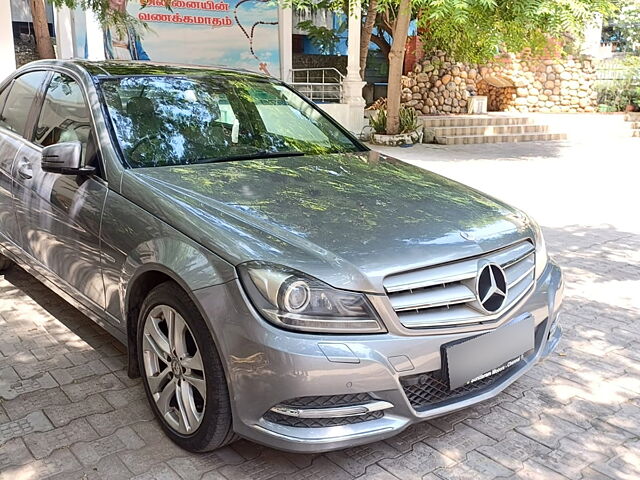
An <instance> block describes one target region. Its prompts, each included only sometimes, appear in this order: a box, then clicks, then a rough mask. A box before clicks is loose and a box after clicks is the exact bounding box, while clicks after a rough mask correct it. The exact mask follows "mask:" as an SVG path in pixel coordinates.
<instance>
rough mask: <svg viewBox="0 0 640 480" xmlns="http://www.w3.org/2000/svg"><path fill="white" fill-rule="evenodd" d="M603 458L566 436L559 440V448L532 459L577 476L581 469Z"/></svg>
mask: <svg viewBox="0 0 640 480" xmlns="http://www.w3.org/2000/svg"><path fill="white" fill-rule="evenodd" d="M605 459H606V456H605V455H603V454H601V453H598V452H594V451H591V450H589V449H586V448H584V446H583V445H582V444H581V443H580V442H576V441H573V440H570V439H568V438H565V439H563V440H561V441H560V447H559V448H556V449H554V450H552V451H551V452H549V453H547V454H545V455H540V456H537V457H533V460H534V461H536V462H538V463H540V464H542V465H544V466H545V467H547V468H550V469H552V470H555V471H556V472H558V473H561V474H562V475H564V476H566V477H569V478H579V477H580V472H581V471H582V470H584V469H585V468H587V467H588V466H589V465H591V464H592V463H594V462H601V461H603V460H605Z"/></svg>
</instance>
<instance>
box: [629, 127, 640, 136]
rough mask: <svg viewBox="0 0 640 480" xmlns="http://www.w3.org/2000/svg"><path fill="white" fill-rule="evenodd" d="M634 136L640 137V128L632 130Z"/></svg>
mask: <svg viewBox="0 0 640 480" xmlns="http://www.w3.org/2000/svg"><path fill="white" fill-rule="evenodd" d="M631 136H632V137H640V129H636V130H631Z"/></svg>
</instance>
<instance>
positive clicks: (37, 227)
mask: <svg viewBox="0 0 640 480" xmlns="http://www.w3.org/2000/svg"><path fill="white" fill-rule="evenodd" d="M38 113H39V114H37V115H35V118H36V119H37V120H35V121H34V123H33V126H34V129H33V132H32V135H31V137H30V138H31V142H29V144H28V145H25V146H24V147H23V148H22V149H21V150H20V151H19V152H18V155H17V158H16V161H15V169H16V172H17V174H16V182H15V183H14V190H13V196H14V202H15V206H16V215H17V217H18V222H19V223H20V225H21V227H22V228H21V243H22V245H23V246H24V249H25V250H26V251H27V252H28V253H29V254H30V255H31V256H32V257H33V258H34V259H36V260H37V261H38V262H39V263H40V264H41V265H42V266H44V267H45V269H47V270H48V271H50V272H52V273H54V274H56V275H57V276H59V277H60V278H62V279H63V280H65V281H66V282H67V283H68V284H70V285H71V286H72V287H74V288H75V290H76V292H77V293H80V294H81V295H82V296H83V297H84V299H85V300H87V299H88V300H89V301H90V302H91V303H92V304H93V306H94V307H99V310H102V309H104V297H105V295H104V283H103V279H102V269H101V260H100V256H101V252H100V222H101V217H102V209H103V206H104V201H105V199H106V195H107V183H106V181H105V179H104V178H103V177H102V171H103V168H102V162H101V159H100V155H99V148H98V145H97V142H96V136H95V132H94V129H93V125H92V121H91V115H90V111H89V107H88V105H87V103H86V100H85V95H84V92H83V88H82V85H81V84H80V82H79V81H77V80H76V79H75V78H73V77H72V76H70V75H67V74H65V73H58V72H54V73H53V75H52V76H51V79H50V82H49V84H48V86H47V88H46V93H45V95H44V98H43V101H42V108H41V110H40V111H39V112H38ZM69 141H80V143H81V144H82V155H83V158H84V165H91V166H94V167H95V168H96V174H95V175H91V176H75V175H60V174H55V173H47V172H44V171H42V168H41V152H42V148H43V147H46V146H48V145H53V144H56V143H62V142H69ZM83 303H85V304H86V303H87V302H86V301H85V302H83ZM87 306H90V305H87Z"/></svg>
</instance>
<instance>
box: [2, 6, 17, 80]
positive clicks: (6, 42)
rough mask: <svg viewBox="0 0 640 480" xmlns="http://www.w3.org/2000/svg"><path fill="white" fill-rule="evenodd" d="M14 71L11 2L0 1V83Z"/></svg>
mask: <svg viewBox="0 0 640 480" xmlns="http://www.w3.org/2000/svg"><path fill="white" fill-rule="evenodd" d="M15 69H16V51H15V47H14V45H13V25H12V22H11V2H6V1H0V82H1V81H2V80H4V79H5V78H6V77H8V76H9V74H10V73H12V72H13V71H14V70H15Z"/></svg>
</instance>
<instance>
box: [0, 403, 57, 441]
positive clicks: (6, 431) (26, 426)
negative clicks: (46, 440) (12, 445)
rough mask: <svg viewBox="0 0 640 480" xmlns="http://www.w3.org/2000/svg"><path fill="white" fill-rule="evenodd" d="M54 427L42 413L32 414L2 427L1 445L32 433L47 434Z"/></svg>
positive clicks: (0, 434)
mask: <svg viewBox="0 0 640 480" xmlns="http://www.w3.org/2000/svg"><path fill="white" fill-rule="evenodd" d="M52 428H53V425H51V422H50V421H49V419H48V418H47V417H46V416H45V415H44V413H42V412H41V411H37V412H32V413H30V414H29V415H27V416H26V417H24V418H20V419H18V420H13V421H11V422H6V423H3V424H1V425H0V445H2V444H3V443H4V442H6V441H8V440H11V439H12V438H18V437H24V436H25V435H28V434H30V433H32V432H46V431H47V430H51V429H52Z"/></svg>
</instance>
